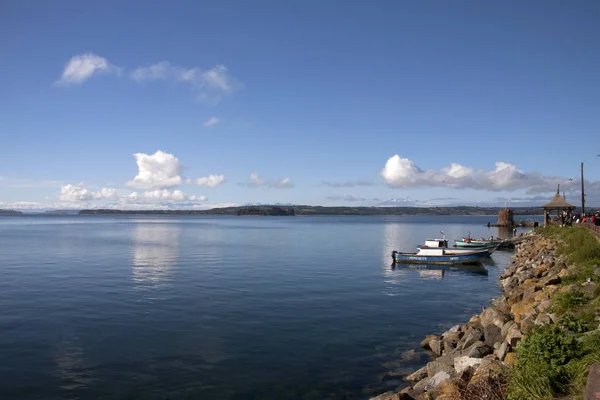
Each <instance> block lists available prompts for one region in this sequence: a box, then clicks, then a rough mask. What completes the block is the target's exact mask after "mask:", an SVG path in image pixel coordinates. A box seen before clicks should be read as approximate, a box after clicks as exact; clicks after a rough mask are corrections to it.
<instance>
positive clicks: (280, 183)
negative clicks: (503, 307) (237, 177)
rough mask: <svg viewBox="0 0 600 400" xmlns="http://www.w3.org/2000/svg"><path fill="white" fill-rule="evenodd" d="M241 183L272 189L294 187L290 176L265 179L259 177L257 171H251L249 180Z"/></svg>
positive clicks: (252, 186)
mask: <svg viewBox="0 0 600 400" xmlns="http://www.w3.org/2000/svg"><path fill="white" fill-rule="evenodd" d="M243 185H246V186H248V187H251V188H257V187H266V188H274V189H288V188H292V187H294V184H293V183H292V181H291V180H290V178H281V179H274V180H267V179H263V178H261V177H260V176H259V175H258V173H257V172H253V173H251V174H250V182H248V183H245V184H243Z"/></svg>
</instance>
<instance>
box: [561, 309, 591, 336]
mask: <svg viewBox="0 0 600 400" xmlns="http://www.w3.org/2000/svg"><path fill="white" fill-rule="evenodd" d="M594 317H595V315H594V313H593V312H592V311H589V310H587V311H585V312H582V313H580V314H579V315H573V314H571V313H567V314H565V315H564V316H563V317H562V318H561V319H560V326H562V327H563V328H565V329H566V330H568V331H570V332H573V333H583V332H587V331H589V330H590V329H591V328H592V325H593V323H594Z"/></svg>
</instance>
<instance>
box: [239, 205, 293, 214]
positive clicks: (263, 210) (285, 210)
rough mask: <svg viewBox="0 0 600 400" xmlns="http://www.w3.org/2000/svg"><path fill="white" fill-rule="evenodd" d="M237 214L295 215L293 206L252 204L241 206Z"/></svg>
mask: <svg viewBox="0 0 600 400" xmlns="http://www.w3.org/2000/svg"><path fill="white" fill-rule="evenodd" d="M237 215H263V216H286V217H291V216H294V215H295V211H294V208H293V207H264V206H250V207H241V208H240V209H239V210H238V212H237Z"/></svg>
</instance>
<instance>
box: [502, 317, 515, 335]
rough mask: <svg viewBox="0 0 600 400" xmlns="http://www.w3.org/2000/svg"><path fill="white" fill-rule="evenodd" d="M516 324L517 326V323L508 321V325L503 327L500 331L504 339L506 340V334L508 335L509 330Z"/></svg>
mask: <svg viewBox="0 0 600 400" xmlns="http://www.w3.org/2000/svg"><path fill="white" fill-rule="evenodd" d="M514 324H515V321H512V320H508V321H506V323H505V324H504V325H502V329H501V330H500V335H502V337H503V338H505V337H506V334H507V333H508V330H509V329H510V327H511V326H513V325H514Z"/></svg>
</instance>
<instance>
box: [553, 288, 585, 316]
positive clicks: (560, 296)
mask: <svg viewBox="0 0 600 400" xmlns="http://www.w3.org/2000/svg"><path fill="white" fill-rule="evenodd" d="M589 300H590V298H589V296H588V295H587V294H585V293H583V292H581V291H579V290H575V291H572V292H566V293H556V294H555V295H554V296H553V297H552V311H554V312H555V313H558V314H564V313H565V312H567V311H569V310H572V309H574V308H576V307H579V306H581V305H583V304H586V303H587V302H588V301H589Z"/></svg>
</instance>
